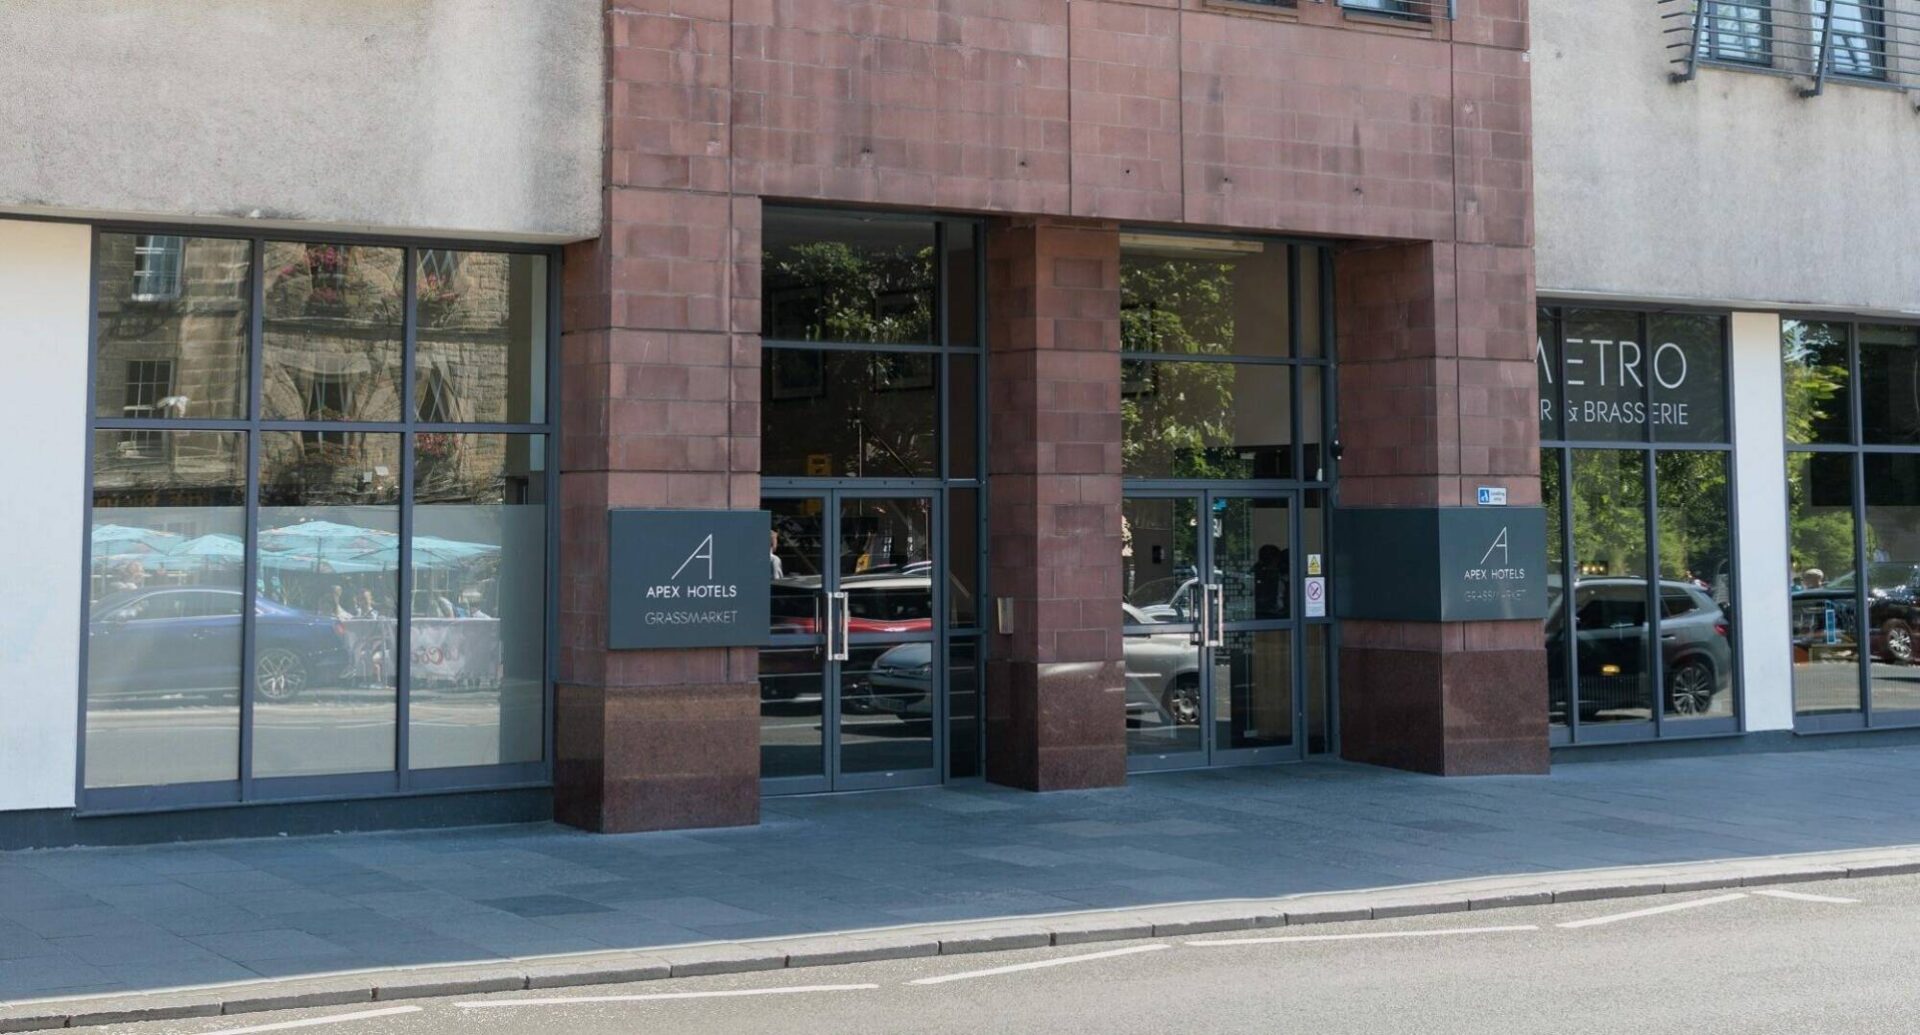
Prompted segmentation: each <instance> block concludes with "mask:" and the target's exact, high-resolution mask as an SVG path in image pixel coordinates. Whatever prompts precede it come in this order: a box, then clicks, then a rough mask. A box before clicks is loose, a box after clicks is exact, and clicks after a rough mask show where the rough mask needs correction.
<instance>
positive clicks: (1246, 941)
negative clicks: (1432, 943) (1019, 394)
mask: <svg viewBox="0 0 1920 1035" xmlns="http://www.w3.org/2000/svg"><path fill="white" fill-rule="evenodd" d="M1539 929H1540V928H1539V927H1538V926H1537V925H1534V924H1508V925H1504V926H1500V927H1438V928H1435V929H1433V930H1431V931H1369V932H1367V933H1365V934H1290V935H1283V936H1277V937H1273V938H1218V939H1214V940H1212V941H1204V942H1188V943H1187V944H1188V945H1284V944H1288V943H1291V942H1353V941H1363V940H1368V939H1374V938H1438V937H1441V936H1443V935H1450V934H1501V933H1504V932H1508V931H1538V930H1539Z"/></svg>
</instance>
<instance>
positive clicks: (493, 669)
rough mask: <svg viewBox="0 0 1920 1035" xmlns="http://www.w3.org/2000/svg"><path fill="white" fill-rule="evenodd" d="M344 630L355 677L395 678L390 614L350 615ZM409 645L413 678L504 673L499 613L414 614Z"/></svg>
mask: <svg viewBox="0 0 1920 1035" xmlns="http://www.w3.org/2000/svg"><path fill="white" fill-rule="evenodd" d="M340 624H341V626H342V627H343V628H344V629H345V630H346V635H347V651H348V653H349V655H350V656H351V658H352V661H351V663H350V665H349V668H348V671H347V675H348V677H349V678H352V679H356V680H368V681H383V680H386V679H389V678H391V677H392V666H391V665H390V664H388V663H387V662H386V659H388V658H391V657H393V656H394V638H395V634H396V626H395V623H394V621H393V619H391V618H350V619H347V620H345V621H343V622H341V623H340ZM409 635H410V637H411V640H410V642H409V644H408V648H409V651H410V652H411V653H412V655H413V668H412V673H413V679H414V682H416V683H419V682H421V681H430V682H434V683H453V684H457V683H492V682H497V681H498V680H499V678H500V652H501V645H500V620H499V619H497V618H415V619H414V620H413V624H412V627H411V631H410V633H409Z"/></svg>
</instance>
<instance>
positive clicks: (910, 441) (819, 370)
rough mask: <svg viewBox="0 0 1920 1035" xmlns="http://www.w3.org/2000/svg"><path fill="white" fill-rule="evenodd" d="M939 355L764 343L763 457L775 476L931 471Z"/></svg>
mask: <svg viewBox="0 0 1920 1035" xmlns="http://www.w3.org/2000/svg"><path fill="white" fill-rule="evenodd" d="M939 371H940V357H939V356H938V355H935V354H933V353H927V352H869V351H852V350H827V349H782V348H772V347H769V348H765V349H763V350H762V351H761V377H760V383H761V389H760V413H761V423H762V428H763V431H762V435H761V439H760V464H761V471H762V473H763V474H765V475H767V476H770V477H777V476H793V477H836V478H915V477H922V478H924V477H933V476H935V475H936V474H937V473H938V472H939V464H940V438H939V420H940V405H939V400H940V394H939V385H938V384H937V382H938V380H939V376H938V375H939Z"/></svg>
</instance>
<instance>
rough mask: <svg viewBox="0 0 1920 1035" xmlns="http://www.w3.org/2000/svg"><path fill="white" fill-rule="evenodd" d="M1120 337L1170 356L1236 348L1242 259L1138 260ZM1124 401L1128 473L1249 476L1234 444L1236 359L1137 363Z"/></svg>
mask: <svg viewBox="0 0 1920 1035" xmlns="http://www.w3.org/2000/svg"><path fill="white" fill-rule="evenodd" d="M1120 297H1121V303H1120V343H1121V348H1123V349H1125V350H1127V351H1129V352H1151V353H1157V354H1160V355H1166V356H1169V357H1171V356H1201V355H1226V354H1229V353H1230V352H1231V351H1232V348H1231V343H1232V342H1233V340H1234V325H1233V265H1232V264H1231V263H1225V262H1206V261H1195V260H1181V259H1158V260H1146V259H1138V258H1130V259H1128V260H1126V261H1124V262H1123V263H1122V264H1121V267H1120ZM1128 365H1129V367H1130V368H1131V369H1130V370H1129V371H1128V376H1127V377H1126V378H1125V381H1126V382H1127V383H1128V385H1129V388H1130V391H1129V392H1128V393H1127V394H1125V395H1124V396H1123V397H1122V399H1121V401H1120V425H1121V436H1120V441H1121V443H1122V445H1121V455H1122V463H1121V468H1122V470H1125V471H1128V472H1137V473H1141V474H1155V475H1160V476H1163V477H1174V478H1229V477H1246V476H1248V475H1250V474H1251V473H1252V472H1250V471H1246V470H1243V467H1244V465H1243V464H1240V463H1239V462H1238V458H1237V457H1236V456H1235V455H1234V454H1233V453H1232V451H1231V450H1230V449H1225V448H1222V447H1225V446H1230V445H1231V444H1232V442H1233V440H1234V429H1233V427H1232V425H1231V419H1232V414H1233V381H1234V371H1235V368H1234V366H1233V365H1232V364H1228V363H1145V362H1139V361H1130V362H1129V364H1128Z"/></svg>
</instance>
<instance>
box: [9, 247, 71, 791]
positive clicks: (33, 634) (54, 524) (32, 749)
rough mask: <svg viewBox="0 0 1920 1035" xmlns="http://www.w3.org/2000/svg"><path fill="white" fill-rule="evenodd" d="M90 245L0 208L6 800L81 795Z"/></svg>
mask: <svg viewBox="0 0 1920 1035" xmlns="http://www.w3.org/2000/svg"><path fill="white" fill-rule="evenodd" d="M90 245H91V231H90V230H89V228H88V227H85V226H80V225H76V224H62V223H35V222H25V221H21V220H7V219H0V358H3V360H4V366H0V370H4V372H5V381H4V383H5V386H6V388H5V396H4V397H5V400H6V401H5V403H4V404H3V405H0V442H5V443H6V448H7V454H6V455H7V463H6V472H7V491H6V492H0V577H4V579H5V582H6V591H5V592H4V593H0V811H7V810H15V809H42V808H68V807H71V806H72V805H73V784H74V747H75V742H76V740H77V733H76V724H77V721H78V710H79V697H80V541H81V536H82V534H83V533H84V531H85V529H84V522H85V520H86V518H85V514H84V507H83V500H82V497H83V495H84V493H85V491H86V485H85V479H86V433H87V324H88V320H89V314H88V312H87V293H88V292H87V288H88V285H87V279H88V249H89V247H90Z"/></svg>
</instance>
